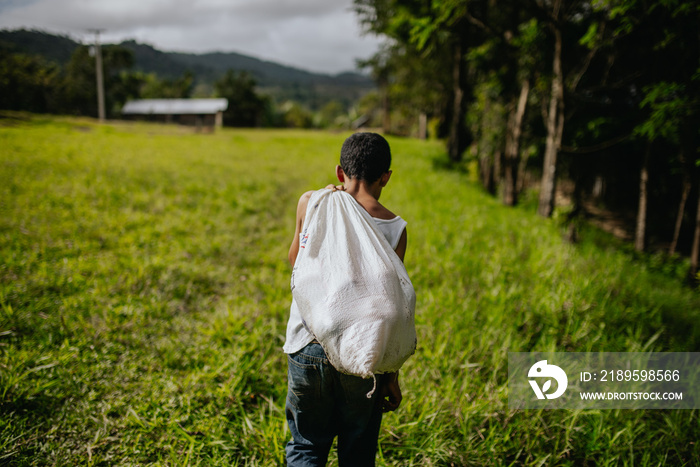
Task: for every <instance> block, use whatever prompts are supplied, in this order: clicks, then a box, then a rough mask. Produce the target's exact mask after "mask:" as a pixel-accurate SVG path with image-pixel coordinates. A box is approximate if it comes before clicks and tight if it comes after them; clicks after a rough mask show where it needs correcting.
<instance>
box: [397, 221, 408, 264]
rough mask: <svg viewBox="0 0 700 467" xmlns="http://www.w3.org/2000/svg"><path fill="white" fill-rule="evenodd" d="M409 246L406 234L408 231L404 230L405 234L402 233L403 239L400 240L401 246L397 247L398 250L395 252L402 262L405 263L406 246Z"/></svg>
mask: <svg viewBox="0 0 700 467" xmlns="http://www.w3.org/2000/svg"><path fill="white" fill-rule="evenodd" d="M407 244H408V234H407V233H406V229H403V233H401V238H399V244H398V245H396V249H395V250H394V251H395V252H396V254H397V255H399V258H401V262H403V258H404V256H406V245H407Z"/></svg>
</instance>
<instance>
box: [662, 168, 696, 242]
mask: <svg viewBox="0 0 700 467" xmlns="http://www.w3.org/2000/svg"><path fill="white" fill-rule="evenodd" d="M690 188H691V184H690V174H688V173H687V172H684V174H683V191H682V192H681V201H680V202H679V203H678V214H677V215H676V227H675V229H674V230H673V240H671V246H670V247H669V248H668V254H669V255H672V254H674V253H675V252H676V247H677V246H678V237H680V235H681V225H682V224H683V214H684V213H685V203H686V202H687V201H688V195H689V194H690Z"/></svg>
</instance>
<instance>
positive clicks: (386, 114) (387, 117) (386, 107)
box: [381, 83, 391, 134]
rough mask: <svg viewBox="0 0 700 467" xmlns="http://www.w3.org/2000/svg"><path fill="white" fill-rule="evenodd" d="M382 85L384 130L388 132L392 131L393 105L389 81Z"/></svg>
mask: <svg viewBox="0 0 700 467" xmlns="http://www.w3.org/2000/svg"><path fill="white" fill-rule="evenodd" d="M381 87H382V89H383V92H382V111H383V116H382V132H384V133H387V134H388V133H390V132H391V105H390V103H389V83H384V85H383V86H381Z"/></svg>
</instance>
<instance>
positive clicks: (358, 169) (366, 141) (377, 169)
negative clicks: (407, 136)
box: [340, 133, 391, 183]
mask: <svg viewBox="0 0 700 467" xmlns="http://www.w3.org/2000/svg"><path fill="white" fill-rule="evenodd" d="M340 167H341V168H342V169H343V172H344V173H345V175H347V176H348V177H350V178H357V179H359V180H364V181H366V182H370V183H373V182H375V181H377V180H379V178H380V177H381V176H382V175H383V174H385V173H386V172H388V171H389V167H391V149H390V148H389V143H388V142H387V141H386V140H385V139H384V138H383V137H382V136H381V135H378V134H377V133H355V134H354V135H352V136H350V137H349V138H348V139H346V140H345V142H344V143H343V147H342V148H341V149H340Z"/></svg>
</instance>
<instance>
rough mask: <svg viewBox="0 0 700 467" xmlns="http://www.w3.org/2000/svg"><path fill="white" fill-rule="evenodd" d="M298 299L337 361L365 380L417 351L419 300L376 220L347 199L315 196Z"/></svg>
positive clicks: (295, 283) (295, 289)
mask: <svg viewBox="0 0 700 467" xmlns="http://www.w3.org/2000/svg"><path fill="white" fill-rule="evenodd" d="M291 285H292V295H293V297H294V300H295V301H296V304H297V306H298V308H299V313H300V315H301V318H302V320H303V321H304V325H305V326H306V327H307V329H308V330H309V331H310V332H311V333H312V334H313V335H314V337H316V339H317V340H318V341H319V343H320V344H321V346H322V347H323V349H324V350H325V352H326V355H327V356H328V359H329V361H330V363H331V364H332V365H333V366H334V367H335V368H336V369H337V370H338V371H341V372H343V373H347V374H352V375H358V376H362V377H369V376H373V375H374V374H375V373H387V372H394V371H398V370H399V368H401V365H403V363H404V362H405V361H406V359H407V358H408V357H409V356H411V354H413V352H414V351H415V349H416V329H415V323H414V313H415V305H416V295H415V292H414V290H413V284H411V281H410V279H409V278H408V274H407V273H406V268H405V267H404V265H403V262H401V259H399V257H398V256H397V255H396V253H395V252H394V250H393V249H392V248H391V245H389V242H388V241H387V240H386V238H385V237H384V234H382V232H381V231H380V230H379V229H378V228H377V227H376V225H375V223H374V221H373V220H372V217H371V216H370V215H369V213H368V212H367V211H365V209H364V208H363V207H362V206H361V205H360V204H359V203H358V202H357V201H355V199H354V198H353V197H352V196H351V195H350V194H348V193H345V192H343V191H335V192H334V191H331V190H327V189H323V190H319V191H316V192H315V193H313V195H312V196H311V198H310V200H309V204H308V207H307V210H306V218H305V220H304V226H303V229H302V235H301V242H300V247H299V254H298V256H297V258H296V262H295V264H294V270H293V271H292V284H291Z"/></svg>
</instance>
